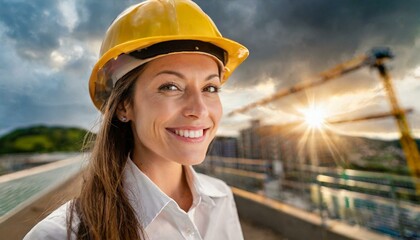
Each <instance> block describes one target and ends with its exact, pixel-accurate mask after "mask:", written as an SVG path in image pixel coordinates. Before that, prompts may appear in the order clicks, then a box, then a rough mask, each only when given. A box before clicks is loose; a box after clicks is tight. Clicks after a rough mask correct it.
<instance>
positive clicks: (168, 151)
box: [25, 0, 248, 239]
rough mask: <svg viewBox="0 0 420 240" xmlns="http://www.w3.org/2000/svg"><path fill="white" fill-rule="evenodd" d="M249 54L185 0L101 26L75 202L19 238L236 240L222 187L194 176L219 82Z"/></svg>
mask: <svg viewBox="0 0 420 240" xmlns="http://www.w3.org/2000/svg"><path fill="white" fill-rule="evenodd" d="M247 56H248V50H247V49H246V48H245V47H243V46H242V45H240V44H238V43H236V42H234V41H231V40H229V39H226V38H223V37H222V36H221V34H220V33H219V31H218V30H217V28H216V26H215V25H214V23H213V21H212V20H211V19H210V18H209V17H208V16H207V15H206V14H205V13H204V12H203V11H202V10H201V9H200V8H199V7H198V6H197V5H196V4H195V3H193V2H192V1H190V0H172V1H170V0H148V1H145V2H142V3H140V4H138V5H135V6H132V7H130V8H128V9H127V10H125V11H124V12H123V13H121V14H120V15H119V16H118V17H117V18H116V19H115V20H114V22H113V23H112V24H111V26H110V27H109V29H108V31H107V33H106V35H105V38H104V41H103V43H102V47H101V58H100V59H99V61H98V62H97V64H96V65H95V66H94V68H93V71H92V75H91V78H90V81H89V90H90V95H91V98H92V101H93V103H94V104H95V106H96V107H97V108H98V109H99V110H100V111H101V112H102V113H103V123H102V126H101V128H100V130H99V132H98V134H97V137H96V140H95V144H94V146H93V149H92V153H91V156H90V162H89V165H88V168H87V170H86V176H85V181H84V184H83V187H82V190H81V193H80V196H79V197H78V198H76V199H75V200H73V201H71V202H69V203H67V204H65V205H63V206H61V207H60V208H59V209H57V210H56V211H54V212H53V213H52V214H51V215H49V216H48V217H47V218H46V219H44V220H43V221H41V222H40V223H38V225H37V226H35V227H34V228H33V229H32V230H31V231H30V232H29V233H28V234H27V236H26V237H25V239H242V238H243V236H242V232H241V228H240V225H239V220H238V216H237V212H236V207H235V203H234V200H233V196H232V192H231V190H230V188H229V187H228V186H227V185H226V184H225V183H223V182H222V181H220V180H217V179H215V178H212V177H209V176H205V175H202V174H197V173H196V172H195V171H194V169H193V168H192V167H191V165H195V164H199V163H201V162H202V161H203V160H204V158H205V153H206V151H207V148H208V146H209V144H210V142H211V141H212V139H213V138H214V136H215V133H216V130H217V127H218V124H219V121H220V118H221V116H222V107H221V103H220V99H219V96H218V91H219V89H220V85H221V84H223V83H224V82H225V81H226V79H227V78H228V77H229V75H230V74H231V73H232V71H233V70H234V69H235V68H236V67H237V66H238V65H239V64H240V63H242V61H244V60H245V58H246V57H247Z"/></svg>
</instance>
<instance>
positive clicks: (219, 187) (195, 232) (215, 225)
mask: <svg viewBox="0 0 420 240" xmlns="http://www.w3.org/2000/svg"><path fill="white" fill-rule="evenodd" d="M184 169H185V170H186V171H185V172H186V176H187V181H188V184H189V186H190V189H191V192H192V194H193V204H192V206H191V208H190V209H189V211H188V212H185V211H184V210H182V209H181V208H180V207H179V206H178V204H177V203H176V202H175V201H174V200H173V199H172V198H170V197H168V196H167V195H166V194H165V193H164V192H162V191H161V190H160V189H159V187H158V186H157V185H156V184H154V183H153V182H152V181H151V180H150V179H149V178H148V177H147V176H146V175H145V174H144V173H143V172H141V171H140V170H139V168H137V166H136V165H135V164H134V163H133V162H132V161H131V159H128V161H127V164H126V167H125V169H124V186H125V190H126V194H127V197H128V199H129V202H130V204H131V206H132V207H133V209H134V211H135V215H136V217H137V219H138V221H139V223H140V224H141V226H142V227H143V228H144V229H145V232H146V239H150V240H157V239H191V240H192V239H194V240H201V239H203V240H224V239H232V240H236V239H239V240H240V239H243V235H242V230H241V226H240V223H239V218H238V214H237V210H236V206H235V202H234V199H233V194H232V191H231V189H230V188H229V187H228V186H227V185H226V184H225V183H224V182H223V181H221V180H219V179H216V178H213V177H209V176H207V175H204V174H200V173H196V172H195V171H194V169H193V168H192V167H191V166H184ZM68 206H69V202H68V203H66V204H64V205H63V206H61V207H60V208H58V209H57V210H55V211H54V212H53V213H51V214H50V215H49V216H47V217H46V218H45V219H44V220H42V221H41V222H39V223H38V224H37V225H36V226H35V227H34V228H33V229H32V230H31V231H30V232H29V233H28V234H27V235H26V236H25V238H24V239H27V240H32V239H57V240H58V239H66V236H67V235H66V234H67V226H66V216H67V209H68ZM73 224H75V225H73V226H77V225H78V219H77V218H75V220H74V222H73ZM72 239H75V236H72Z"/></svg>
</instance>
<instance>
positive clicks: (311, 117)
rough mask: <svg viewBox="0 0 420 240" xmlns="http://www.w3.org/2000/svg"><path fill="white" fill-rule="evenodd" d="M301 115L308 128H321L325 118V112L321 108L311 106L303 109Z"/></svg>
mask: <svg viewBox="0 0 420 240" xmlns="http://www.w3.org/2000/svg"><path fill="white" fill-rule="evenodd" d="M302 113H303V117H304V120H305V123H306V124H307V125H308V126H309V127H310V128H317V129H321V128H323V126H324V123H325V118H326V114H325V110H324V109H323V108H321V107H317V106H313V105H312V106H310V107H309V108H307V109H303V110H302Z"/></svg>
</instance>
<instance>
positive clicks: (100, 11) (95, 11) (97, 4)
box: [74, 0, 138, 39]
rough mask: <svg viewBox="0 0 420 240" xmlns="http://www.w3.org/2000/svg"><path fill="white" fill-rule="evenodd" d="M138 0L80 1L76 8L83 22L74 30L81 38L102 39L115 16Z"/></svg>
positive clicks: (76, 35)
mask: <svg viewBox="0 0 420 240" xmlns="http://www.w3.org/2000/svg"><path fill="white" fill-rule="evenodd" d="M136 2H138V1H120V0H117V1H116V0H114V1H97V0H84V1H81V2H80V3H79V2H78V4H77V6H76V9H77V12H78V14H79V16H80V18H81V22H80V24H79V25H78V26H77V27H76V29H75V31H74V32H75V37H77V38H79V39H85V38H86V39H94V38H97V39H101V38H102V37H103V36H104V34H105V31H106V29H107V28H108V26H109V25H110V24H111V23H112V21H113V20H114V19H115V17H116V16H117V15H118V14H119V13H120V12H122V11H123V10H124V9H125V8H127V7H128V6H130V5H132V4H134V3H136Z"/></svg>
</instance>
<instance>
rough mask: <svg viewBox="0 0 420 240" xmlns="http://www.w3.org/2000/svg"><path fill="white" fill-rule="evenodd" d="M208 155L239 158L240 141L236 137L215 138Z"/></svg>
mask: <svg viewBox="0 0 420 240" xmlns="http://www.w3.org/2000/svg"><path fill="white" fill-rule="evenodd" d="M207 155H209V156H220V157H229V158H237V157H238V139H237V138H234V137H215V138H214V140H213V142H212V143H211V144H210V147H209V151H208V154H207Z"/></svg>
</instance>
